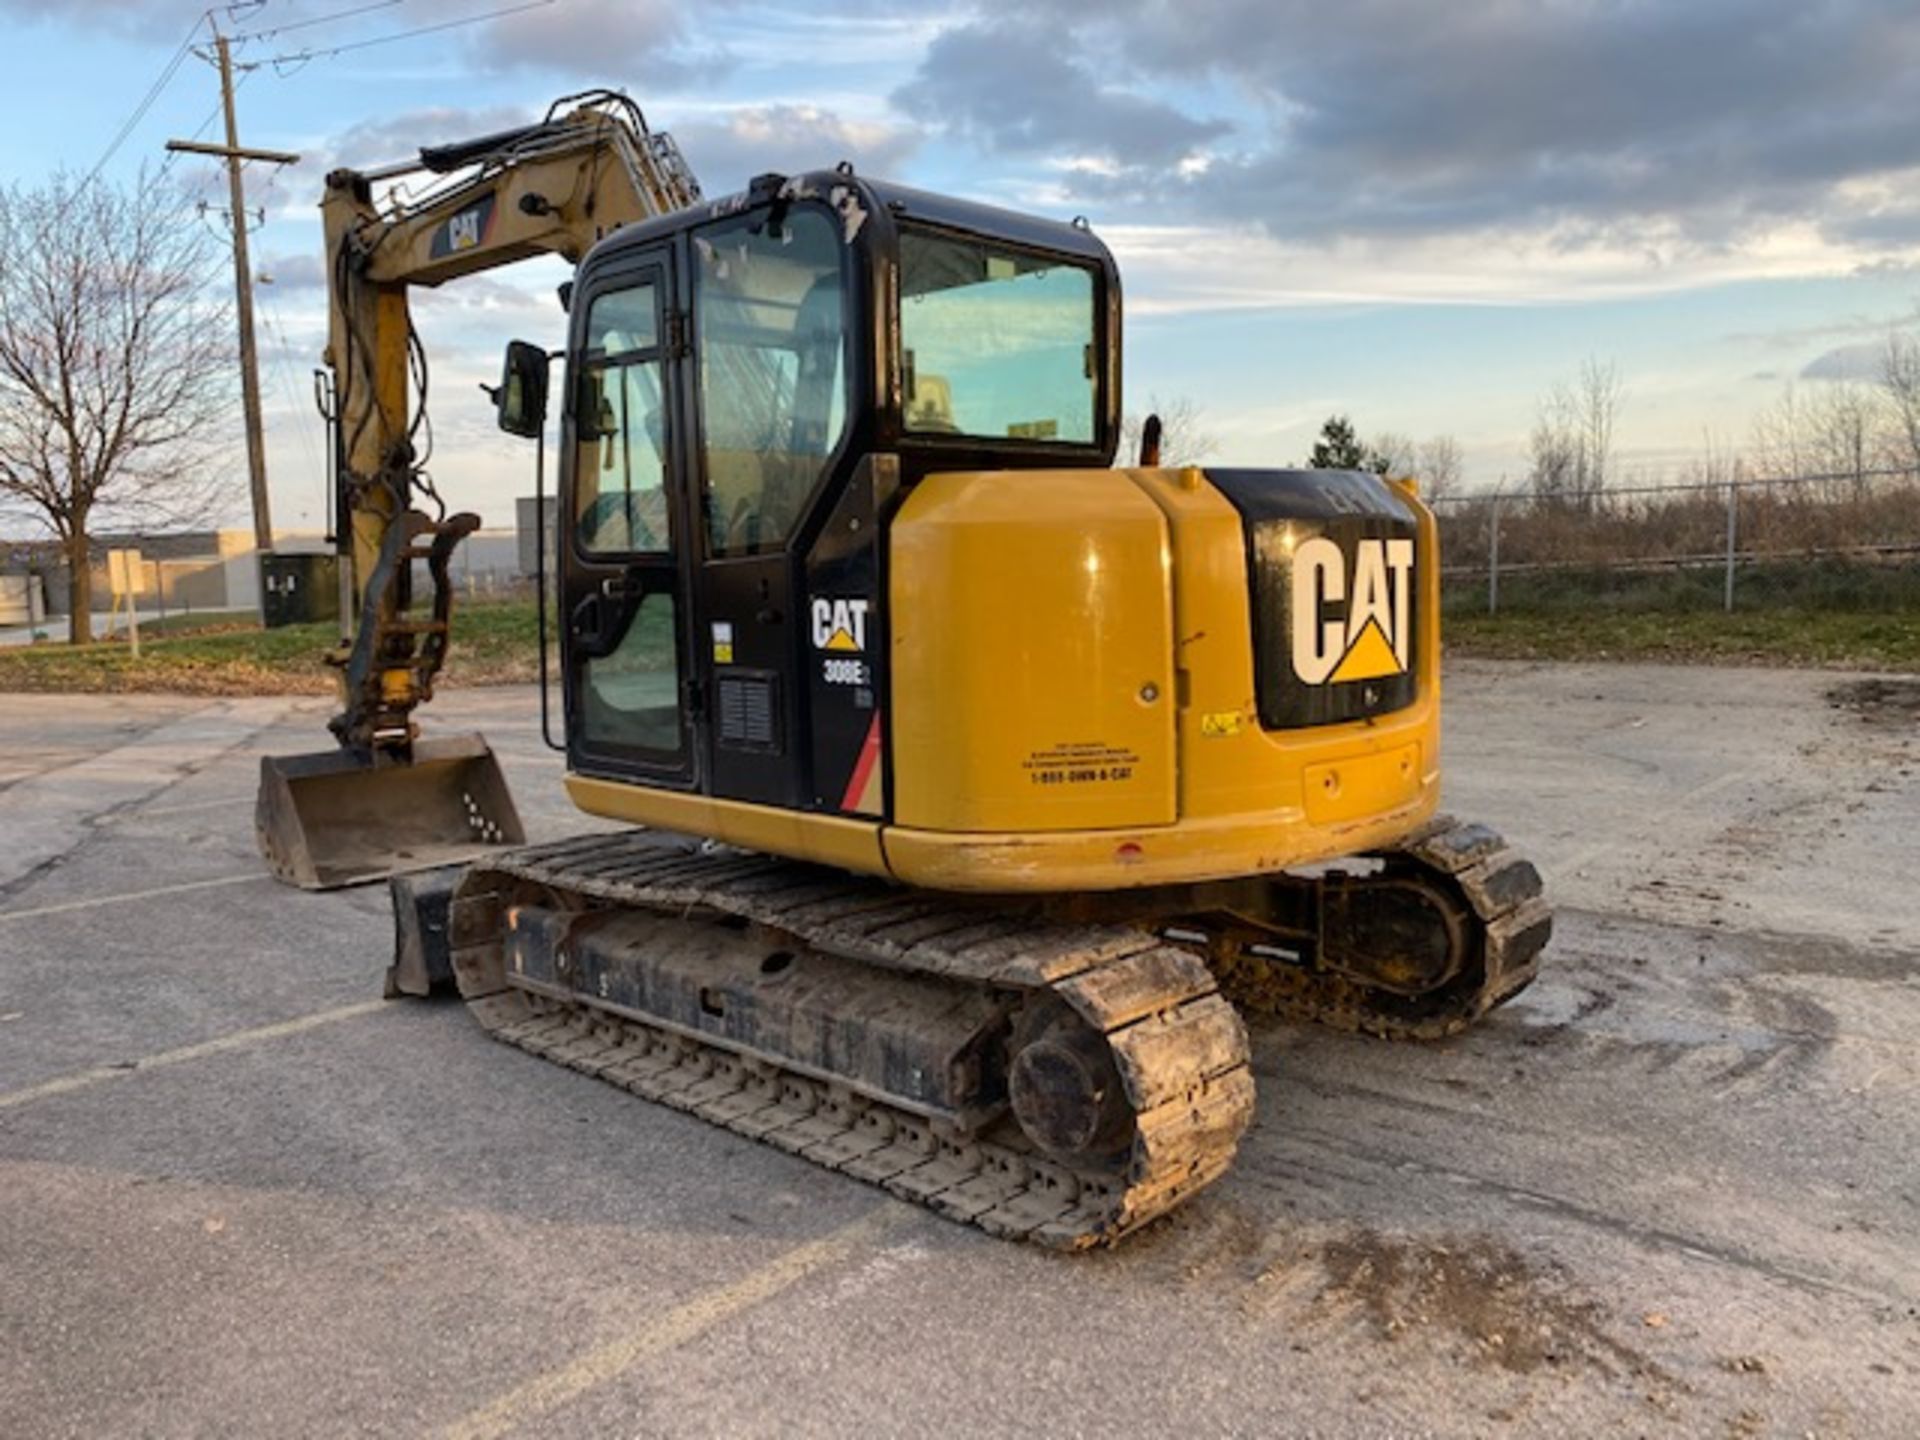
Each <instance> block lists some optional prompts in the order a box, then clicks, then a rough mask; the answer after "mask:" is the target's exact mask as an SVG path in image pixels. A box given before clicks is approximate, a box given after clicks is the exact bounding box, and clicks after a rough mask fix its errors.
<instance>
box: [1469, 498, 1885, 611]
mask: <svg viewBox="0 0 1920 1440" xmlns="http://www.w3.org/2000/svg"><path fill="white" fill-rule="evenodd" d="M1432 504H1433V506H1434V509H1435V510H1436V512H1437V513H1438V514H1439V516H1440V539H1441V556H1442V569H1441V575H1442V582H1443V585H1444V586H1445V588H1446V591H1447V596H1448V601H1449V604H1450V605H1454V606H1466V605H1469V604H1476V602H1478V604H1477V605H1476V608H1478V605H1483V606H1484V608H1485V610H1486V611H1487V613H1489V614H1497V613H1499V611H1500V609H1501V607H1502V605H1503V604H1508V605H1512V604H1514V603H1516V602H1520V603H1524V604H1527V605H1540V604H1542V603H1546V604H1551V603H1552V602H1553V601H1554V600H1555V599H1556V598H1557V597H1558V598H1573V597H1578V598H1581V599H1584V600H1591V599H1593V598H1594V597H1595V595H1596V594H1599V595H1602V596H1611V597H1613V598H1614V599H1615V600H1617V601H1620V602H1621V603H1633V604H1636V605H1639V606H1642V607H1644V608H1659V607H1660V606H1661V605H1663V604H1665V605H1673V606H1684V607H1685V608H1702V607H1703V606H1704V605H1706V604H1708V603H1717V604H1718V605H1719V606H1720V607H1721V608H1723V609H1725V610H1727V611H1732V610H1733V609H1735V608H1736V607H1737V606H1742V605H1746V604H1754V605H1759V604H1766V603H1772V602H1775V601H1783V600H1792V601H1794V602H1795V603H1819V602H1820V601H1821V600H1822V598H1824V599H1825V600H1827V601H1829V602H1836V603H1852V602H1857V601H1859V600H1860V599H1861V598H1863V597H1867V596H1870V595H1871V594H1873V593H1875V592H1887V591H1889V590H1890V588H1891V589H1894V590H1900V589H1905V588H1908V587H1909V586H1911V587H1912V588H1913V589H1914V590H1915V593H1916V595H1920V474H1916V472H1915V471H1913V470H1908V469H1875V470H1867V469H1861V470H1856V471H1852V472H1848V473H1845V474H1822V475H1791V476H1766V477H1762V476H1749V475H1744V474H1733V475H1728V476H1726V477H1722V478H1714V479H1704V480H1699V481H1692V482H1681V483H1671V484H1659V485H1622V486H1615V487H1610V488H1608V489H1606V490H1604V491H1602V492H1600V493H1599V494H1597V495H1593V496H1585V497H1578V498H1574V497H1568V496H1564V495H1559V494H1552V493H1543V492H1540V491H1535V490H1516V491H1505V492H1501V491H1493V492H1483V493H1475V494H1470V495H1448V496H1441V497H1438V498H1436V499H1435V500H1434V501H1433V502H1432ZM1848 577H1851V580H1849V579H1848Z"/></svg>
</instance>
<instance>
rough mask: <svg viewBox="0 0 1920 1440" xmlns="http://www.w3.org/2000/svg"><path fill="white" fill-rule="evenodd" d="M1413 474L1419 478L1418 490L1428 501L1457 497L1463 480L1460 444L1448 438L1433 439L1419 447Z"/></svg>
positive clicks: (1463, 462) (1463, 468) (1463, 466)
mask: <svg viewBox="0 0 1920 1440" xmlns="http://www.w3.org/2000/svg"><path fill="white" fill-rule="evenodd" d="M1414 474H1416V475H1418V476H1419V477H1420V490H1421V493H1422V494H1424V495H1425V496H1426V497H1427V499H1428V500H1429V501H1430V502H1431V501H1437V500H1445V499H1447V498H1448V497H1449V496H1452V495H1457V494H1458V493H1459V491H1460V484H1461V481H1462V480H1464V479H1465V478H1466V460H1465V458H1464V457H1463V456H1462V455H1461V453H1460V442H1459V441H1458V440H1456V439H1454V438H1453V436H1451V435H1436V436H1434V437H1433V438H1432V439H1431V440H1428V441H1426V442H1425V443H1424V444H1422V445H1421V447H1420V454H1419V458H1418V460H1417V461H1416V462H1415V466H1414Z"/></svg>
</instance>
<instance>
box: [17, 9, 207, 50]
mask: <svg viewBox="0 0 1920 1440" xmlns="http://www.w3.org/2000/svg"><path fill="white" fill-rule="evenodd" d="M206 9H207V7H206V5H205V4H204V3H197V0H0V15H8V16H17V17H19V18H20V19H22V20H29V21H31V20H57V21H60V22H61V23H63V24H75V23H77V24H81V25H86V26H90V27H97V28H99V29H103V30H110V31H114V32H117V33H119V34H122V35H131V36H134V37H136V38H138V39H142V40H161V39H164V40H171V41H179V40H181V39H183V38H184V37H185V36H186V33H187V30H188V27H190V26H194V25H197V24H198V22H199V21H200V19H201V17H202V16H203V15H204V14H205V13H206ZM200 33H201V35H202V38H205V32H204V31H202V32H200Z"/></svg>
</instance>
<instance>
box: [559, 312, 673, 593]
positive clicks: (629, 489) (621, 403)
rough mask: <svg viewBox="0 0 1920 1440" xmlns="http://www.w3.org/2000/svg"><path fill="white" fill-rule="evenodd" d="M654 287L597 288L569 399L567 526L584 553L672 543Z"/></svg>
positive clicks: (662, 546) (664, 547)
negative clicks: (571, 443) (570, 508)
mask: <svg viewBox="0 0 1920 1440" xmlns="http://www.w3.org/2000/svg"><path fill="white" fill-rule="evenodd" d="M662 365H663V360H662V357H661V352H660V302H659V291H658V288H657V286H656V285H655V284H654V283H653V282H652V281H646V282H644V283H642V284H638V285H630V286H625V287H622V288H620V289H617V290H606V291H602V292H601V293H600V294H598V295H596V296H595V297H594V299H593V304H592V307H591V309H590V310H589V311H588V314H587V343H586V349H585V352H584V354H583V355H582V356H581V358H580V364H579V367H578V376H579V378H578V381H577V384H578V387H579V388H578V390H577V392H576V398H575V402H574V440H575V445H576V449H575V452H574V470H573V475H574V481H573V493H574V528H575V533H576V534H577V535H578V537H579V543H580V548H581V549H582V550H584V551H585V552H586V553H588V554H590V555H609V554H635V553H639V554H646V553H649V552H652V553H659V552H663V551H666V550H669V549H671V548H672V540H671V535H670V531H669V526H668V522H667V513H668V506H667V459H668V451H667V406H666V390H665V387H664V384H663V375H662Z"/></svg>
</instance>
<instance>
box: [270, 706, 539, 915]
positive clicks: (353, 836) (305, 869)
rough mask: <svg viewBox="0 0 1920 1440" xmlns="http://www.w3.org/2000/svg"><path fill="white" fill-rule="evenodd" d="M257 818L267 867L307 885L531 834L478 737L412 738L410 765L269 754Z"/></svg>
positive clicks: (393, 869) (387, 872) (394, 869)
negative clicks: (525, 828)
mask: <svg viewBox="0 0 1920 1440" xmlns="http://www.w3.org/2000/svg"><path fill="white" fill-rule="evenodd" d="M253 819H254V829H255V831H256V832H257V834H258V836H259V840H260V853H261V854H262V855H264V856H265V857H266V860H267V865H268V867H269V868H270V869H271V870H272V871H273V873H274V875H275V876H277V877H278V878H279V879H281V880H284V881H286V882H287V883H288V884H289V885H298V886H299V887H300V888H301V889H303V890H335V889H338V888H340V887H341V886H343V885H361V884H365V883H367V882H369V881H373V880H384V879H386V878H387V877H389V876H392V875H398V874H402V873H404V872H406V871H410V870H424V869H428V868H430V867H433V866H436V865H454V864H461V863H464V862H466V861H469V860H472V859H473V858H475V857H476V856H479V855H482V854H485V853H486V852H487V851H490V850H497V849H501V848H503V847H506V846H512V845H520V844H524V843H525V842H526V838H527V837H526V832H525V831H524V830H523V829H522V828H521V826H520V815H519V812H518V811H516V810H515V809H514V806H513V796H512V794H511V793H510V792H509V791H508V789H507V778H506V776H505V775H503V774H502V773H501V770H500V762H499V761H498V760H497V759H495V758H494V754H493V751H492V749H491V748H489V747H488V745H487V742H486V741H485V740H483V739H481V738H480V737H479V736H478V735H450V736H441V737H436V738H434V739H431V740H420V741H417V742H416V743H415V745H414V747H413V759H412V761H411V762H410V763H408V762H397V761H368V760H366V759H364V758H362V757H361V756H359V755H357V754H355V753H354V752H352V751H350V750H329V751H324V752H321V753H318V754H309V755H278V756H274V755H269V756H266V757H264V758H263V759H262V760H261V761H260V795H259V799H258V801H257V802H256V803H255V806H254V817H253Z"/></svg>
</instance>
